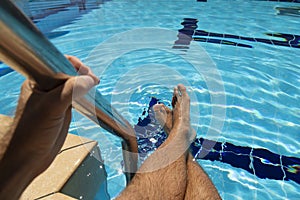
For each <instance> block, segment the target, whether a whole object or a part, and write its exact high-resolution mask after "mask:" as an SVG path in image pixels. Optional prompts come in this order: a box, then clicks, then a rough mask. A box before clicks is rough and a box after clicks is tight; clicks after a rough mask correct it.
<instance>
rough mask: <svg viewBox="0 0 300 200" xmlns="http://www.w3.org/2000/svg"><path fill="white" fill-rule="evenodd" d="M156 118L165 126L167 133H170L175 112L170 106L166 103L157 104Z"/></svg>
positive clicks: (155, 107)
mask: <svg viewBox="0 0 300 200" xmlns="http://www.w3.org/2000/svg"><path fill="white" fill-rule="evenodd" d="M153 110H154V113H155V119H156V120H157V121H158V122H159V124H160V125H161V126H162V127H163V129H164V131H165V133H166V134H167V135H169V133H170V131H171V129H172V127H173V113H172V110H171V109H170V108H168V107H167V106H165V105H164V104H156V105H154V106H153Z"/></svg>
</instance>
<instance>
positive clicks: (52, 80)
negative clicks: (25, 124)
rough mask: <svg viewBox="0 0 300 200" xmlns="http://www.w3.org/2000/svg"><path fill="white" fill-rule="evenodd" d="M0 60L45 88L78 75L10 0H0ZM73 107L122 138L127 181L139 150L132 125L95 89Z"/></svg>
mask: <svg viewBox="0 0 300 200" xmlns="http://www.w3.org/2000/svg"><path fill="white" fill-rule="evenodd" d="M0 60H2V61H3V62H5V63H6V64H8V65H9V66H11V67H12V68H13V69H14V70H16V71H18V72H20V73H21V74H23V75H24V76H25V77H27V78H28V79H31V80H33V81H35V82H36V83H37V84H38V86H39V88H41V89H43V90H45V91H47V90H51V89H53V88H55V87H57V86H58V85H60V84H62V83H64V82H65V80H66V76H62V73H64V74H68V75H72V76H76V75H77V73H76V71H75V69H74V68H73V66H72V65H71V64H70V62H69V61H68V60H67V59H66V58H65V56H63V55H62V54H61V53H60V52H59V51H58V50H57V49H56V47H55V46H54V45H53V44H52V43H51V42H50V41H49V40H48V39H46V38H45V37H44V35H43V34H42V33H41V32H40V31H39V30H38V29H37V28H36V26H35V25H34V24H33V23H32V22H31V20H30V19H28V18H27V17H26V15H25V14H23V13H22V11H20V10H19V9H18V8H17V7H16V6H15V5H14V4H13V3H12V2H11V1H9V0H1V3H0ZM72 106H73V107H74V108H75V109H76V110H77V111H79V112H80V113H82V114H83V115H85V116H87V117H88V118H89V119H91V120H92V121H94V122H95V123H97V124H99V125H100V126H101V127H102V128H104V129H106V130H107V131H109V132H110V133H112V134H114V135H116V136H118V137H121V138H122V139H123V141H122V148H123V159H124V164H125V175H126V180H127V183H128V182H129V181H130V180H131V178H132V177H133V175H134V173H133V172H135V171H136V169H137V152H138V151H137V150H138V149H137V142H136V137H135V132H134V129H133V128H132V126H131V125H130V124H129V123H128V121H126V120H125V119H124V118H123V117H122V116H121V115H120V114H118V112H117V111H116V110H115V109H114V108H113V107H112V106H111V105H110V104H109V103H108V102H107V101H106V100H105V99H104V98H103V97H102V95H101V94H100V92H98V91H97V90H92V91H90V92H89V93H88V94H87V95H85V97H84V98H80V99H78V100H75V102H73V103H72ZM128 152H132V153H128Z"/></svg>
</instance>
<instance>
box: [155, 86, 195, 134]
mask: <svg viewBox="0 0 300 200" xmlns="http://www.w3.org/2000/svg"><path fill="white" fill-rule="evenodd" d="M180 88H181V89H183V93H185V95H187V92H186V89H185V87H184V86H183V85H178V86H177V87H176V88H174V94H173V98H172V106H173V108H174V107H175V106H176V103H177V102H178V101H177V100H178V99H177V96H176V95H178V92H180V93H181V90H179V91H178V89H180ZM181 95H182V93H181ZM185 97H186V96H185ZM185 97H184V100H183V101H188V103H187V102H183V101H181V102H183V103H186V104H188V109H189V103H190V102H189V98H188V99H186V98H185ZM186 109H187V108H186ZM153 110H154V112H155V119H156V120H157V121H158V122H159V123H160V125H161V126H162V127H163V129H164V131H165V133H166V134H167V135H169V133H170V131H171V129H172V128H173V111H172V110H171V109H170V108H169V107H167V106H165V105H164V104H156V105H154V106H153ZM186 114H187V113H186ZM188 120H189V110H188ZM189 126H190V125H189ZM190 132H191V138H192V139H194V137H195V136H196V132H195V130H194V129H192V128H191V127H190Z"/></svg>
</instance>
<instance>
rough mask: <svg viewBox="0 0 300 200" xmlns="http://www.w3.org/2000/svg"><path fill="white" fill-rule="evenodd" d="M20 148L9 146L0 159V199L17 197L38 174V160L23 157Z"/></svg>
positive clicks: (11, 199) (10, 199)
mask: <svg viewBox="0 0 300 200" xmlns="http://www.w3.org/2000/svg"><path fill="white" fill-rule="evenodd" d="M22 154H23V152H22V149H20V148H18V147H11V146H10V147H9V148H8V149H7V151H6V153H5V155H4V156H3V158H2V159H1V161H0V180H1V181H0V199H3V200H5V199H9V200H14V199H18V198H19V197H20V196H21V194H22V192H23V191H24V189H25V188H26V187H27V186H28V185H29V184H30V182H31V181H32V180H33V179H34V178H35V177H36V176H37V175H38V174H39V172H38V169H37V168H36V167H37V165H36V164H35V165H34V163H36V162H39V161H38V160H33V159H31V160H28V159H24V157H22V156H21V155H22Z"/></svg>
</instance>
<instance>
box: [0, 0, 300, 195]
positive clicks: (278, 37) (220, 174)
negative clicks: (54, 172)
mask: <svg viewBox="0 0 300 200" xmlns="http://www.w3.org/2000/svg"><path fill="white" fill-rule="evenodd" d="M61 2H66V1H57V2H56V3H57V4H59V3H61ZM93 3H94V1H87V7H88V6H89V5H90V6H91V7H90V9H87V10H88V12H87V11H85V10H83V9H80V8H81V7H79V6H78V5H75V6H74V5H73V7H72V6H70V7H65V8H64V9H62V10H59V11H58V12H56V13H51V14H49V15H47V16H42V17H40V18H39V19H38V20H36V23H37V25H38V26H39V27H40V28H41V30H42V31H43V32H44V33H45V34H46V35H47V36H49V37H50V38H51V41H52V42H53V43H54V44H55V46H57V47H58V48H59V49H60V50H61V51H62V52H63V53H66V54H71V55H75V56H77V57H79V58H81V59H83V60H85V61H86V62H87V63H88V64H89V65H90V66H91V67H92V68H93V70H94V71H95V73H96V74H97V75H98V76H100V78H101V84H100V86H99V88H98V89H99V90H100V91H101V93H102V94H103V95H104V96H105V97H106V98H107V99H109V100H110V101H111V102H112V103H113V104H114V106H115V107H117V108H118V110H119V111H120V112H121V113H122V114H123V115H124V116H126V118H128V120H129V121H130V122H131V123H132V125H136V124H137V123H138V121H139V118H140V121H143V120H145V119H147V115H148V112H147V110H148V106H149V103H150V101H151V100H153V97H155V98H158V99H160V101H162V102H164V103H166V104H169V103H170V98H171V92H172V91H171V87H172V84H174V83H175V82H176V80H178V81H185V82H186V83H187V84H188V85H189V92H190V93H191V94H193V95H194V100H193V101H192V102H193V106H194V107H193V108H194V109H193V112H192V114H193V118H192V119H193V123H194V126H195V127H196V128H197V130H198V131H197V134H198V136H197V137H198V138H200V137H201V138H205V139H209V140H212V141H214V142H215V144H216V145H215V147H214V148H215V152H217V155H214V154H208V155H207V158H206V159H201V160H198V161H199V162H200V163H201V165H202V166H203V168H204V169H205V170H206V172H207V173H208V174H209V175H210V177H211V179H212V181H213V182H214V184H215V185H216V187H217V189H218V190H219V192H220V194H221V196H222V198H223V199H297V198H298V196H299V189H298V188H299V176H300V175H299V169H300V166H299V161H298V160H299V149H300V148H299V147H300V143H299V139H300V136H299V128H300V127H299V126H300V125H299V118H300V105H299V94H300V89H299V82H300V81H299V80H300V72H299V68H300V58H299V56H297V55H298V54H299V51H300V50H299V47H300V44H299V31H300V26H299V17H298V16H295V15H278V14H277V9H275V8H276V7H295V6H297V5H299V4H297V3H296V2H295V3H288V2H272V1H240V0H237V1H221V0H220V1H217V0H216V1H208V2H197V1H194V0H185V1H165V0H163V1H151V2H150V1H139V0H136V1H128V0H127V1H125V0H124V1H123V0H122V1H104V2H102V3H99V6H97V5H96V4H93ZM47 4H49V2H46V1H45V2H44V3H43V5H45V6H46V5H47ZM31 14H32V13H31ZM62 17H65V18H67V19H68V20H65V21H64V20H61V21H60V20H57V19H61V18H62ZM69 18H70V19H69ZM58 22H59V24H58ZM149 27H151V28H152V30H151V31H150V32H149V29H148V28H149ZM139 31H142V33H143V35H146V34H149V33H150V35H153V34H154V33H155V34H156V35H154V37H150V38H151V39H153V41H154V43H155V41H156V40H157V41H160V42H161V40H162V39H161V36H160V35H159V34H157V33H159V32H157V31H161V33H169V31H170V32H171V34H170V35H171V36H174V37H172V38H167V39H165V38H163V42H166V44H170V46H169V48H170V50H169V51H165V48H163V47H161V46H160V44H159V45H158V46H150V47H151V48H149V46H147V45H144V43H145V40H147V41H148V40H149V39H148V38H147V37H143V35H141V34H138V33H139ZM151 33H152V34H151ZM172 33H174V34H172ZM178 33H184V34H185V35H188V36H191V37H192V38H193V39H191V40H190V41H189V40H188V37H187V38H184V39H182V38H180V35H179V36H178V37H177V34H178ZM118 36H126V37H127V39H128V38H132V37H133V36H134V37H135V38H136V39H135V40H134V41H135V42H137V43H138V45H137V46H135V49H132V51H129V52H126V53H125V54H124V49H126V45H124V44H126V43H124V41H123V43H117V42H116V43H114V42H115V41H116V40H110V39H111V38H113V39H114V38H116V37H118ZM129 36H130V37H129ZM139 36H140V38H139ZM122 38H124V37H120V38H119V39H120V41H122V40H121V39H122ZM155 38H156V40H155ZM129 41H131V40H129ZM143 42H144V43H143ZM103 44H108V45H106V46H105V45H103ZM127 45H129V44H127ZM195 45H197V46H199V47H201V50H202V49H204V50H205V51H206V52H207V55H208V57H209V58H211V61H212V63H210V65H209V66H210V67H211V69H212V70H214V69H217V72H218V73H219V75H220V77H221V79H220V80H217V81H216V83H221V85H222V86H223V88H224V91H222V90H219V91H218V92H219V93H217V94H212V92H211V89H214V88H210V87H209V86H208V85H209V84H208V82H207V80H206V79H205V75H203V74H200V73H199V71H198V70H197V67H195V66H194V65H193V64H191V63H189V62H188V61H189V60H187V58H193V59H194V60H195V59H196V58H195V54H194V53H191V51H193V49H194V46H195ZM105 47H106V48H107V49H106V48H105ZM108 47H109V48H108ZM147 47H148V48H147ZM128 48H129V46H128ZM95 49H96V50H97V49H100V50H102V51H95ZM112 50H114V52H110V51H112ZM201 50H199V51H197V52H200V53H203V52H202V51H201ZM106 52H107V53H106ZM174 52H178V53H174ZM109 53H114V54H113V55H114V56H110V54H109ZM95 54H96V56H95ZM101 55H102V56H101ZM111 55H112V54H111ZM184 55H188V56H186V57H184ZM196 55H197V54H196ZM97 56H98V57H97ZM203 56H204V55H203V54H201V56H199V62H201V59H207V58H206V57H203ZM196 60H197V59H196ZM108 61H111V62H109V63H106V62H108ZM101 64H103V65H101ZM202 67H203V66H202ZM149 69H150V70H149ZM159 69H163V70H162V72H164V73H159ZM167 70H169V71H167ZM202 72H203V71H202ZM170 77H172V78H170ZM176 78H178V79H176ZM22 80H23V79H22V78H21V76H20V75H18V74H16V73H9V74H7V75H5V76H2V77H1V80H0V81H1V84H0V87H1V88H0V91H1V94H2V98H1V102H0V105H1V113H3V114H8V115H12V114H13V112H14V107H15V105H16V100H17V95H18V90H19V87H18V86H19V85H20V84H21V82H22ZM128 80H130V81H128ZM155 80H156V81H155ZM126 87H127V88H129V90H128V91H126V92H125V93H126V94H128V95H127V96H125V97H124V98H123V96H120V95H122V94H124V93H123V92H124V89H126ZM122 90H123V92H122ZM222 92H224V93H222ZM223 94H224V95H225V101H221V102H217V103H216V102H213V101H212V98H211V97H212V95H220V96H222V95H223ZM213 108H220V109H221V110H222V112H223V111H226V112H225V117H224V118H223V117H222V116H221V117H220V116H216V115H214V114H215V113H213V112H212V109H213ZM144 111H145V114H143V112H144ZM221 114H222V113H221ZM213 120H217V121H218V122H220V121H221V122H222V123H224V124H223V126H222V129H221V130H218V129H213V128H214V127H211V122H212V121H213ZM145 125H148V124H145ZM211 129H213V130H215V132H216V134H215V135H212V134H209V133H208V131H209V130H211ZM70 132H72V133H75V134H79V135H82V136H85V137H89V138H92V139H95V140H97V141H98V142H99V145H100V147H101V150H102V155H103V157H104V160H105V161H106V164H107V166H108V167H107V168H108V189H109V193H110V195H111V197H114V196H116V195H117V194H118V193H119V192H120V191H121V190H122V189H123V188H124V186H125V178H124V176H123V175H122V165H121V162H122V157H121V155H122V154H121V147H120V142H119V140H118V139H117V138H114V137H111V136H109V135H108V134H105V132H104V131H102V130H100V129H99V128H98V127H97V125H94V124H93V123H92V122H90V121H89V120H87V119H85V118H83V117H81V116H80V115H79V114H77V113H74V119H73V122H72V124H71V128H70ZM100 132H101V133H100ZM155 133H156V132H155ZM150 135H151V134H150ZM152 136H153V134H152ZM163 137H164V136H163V135H162V136H159V137H150V138H149V141H150V143H149V141H148V138H146V139H145V141H143V142H141V146H140V148H141V149H145V151H149V150H152V149H153V148H155V147H156V146H157V145H158V144H159V143H160V141H162V140H163ZM225 142H226V143H225ZM146 144H147V145H146ZM149 144H150V145H151V146H150V147H149ZM194 146H195V148H194V149H195V154H196V155H198V154H199V152H198V151H197V150H198V149H197V144H195V145H194ZM265 150H268V151H269V152H268V151H265ZM197 153H198V154H197ZM236 160H239V162H236ZM287 160H288V161H287ZM278 162H279V163H278ZM284 162H286V163H287V164H285V163H284ZM243 163H244V164H243ZM292 163H294V164H292ZM297 163H298V164H297ZM278 169H279V171H278ZM278 172H279V175H278ZM276 175H278V176H276ZM277 179H281V180H277ZM283 179H285V181H282V180H283Z"/></svg>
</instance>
